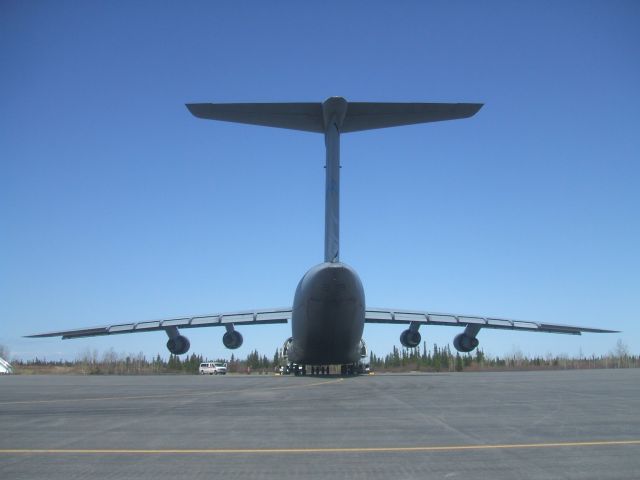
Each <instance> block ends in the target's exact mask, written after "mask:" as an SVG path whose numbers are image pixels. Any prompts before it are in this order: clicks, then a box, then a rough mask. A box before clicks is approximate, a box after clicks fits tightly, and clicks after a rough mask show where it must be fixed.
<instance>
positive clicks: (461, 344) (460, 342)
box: [453, 333, 480, 353]
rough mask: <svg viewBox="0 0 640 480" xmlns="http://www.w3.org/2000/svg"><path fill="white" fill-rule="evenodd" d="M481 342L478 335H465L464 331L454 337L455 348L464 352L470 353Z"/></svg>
mask: <svg viewBox="0 0 640 480" xmlns="http://www.w3.org/2000/svg"><path fill="white" fill-rule="evenodd" d="M479 344H480V342H479V341H478V339H477V338H476V337H470V336H469V335H465V334H464V333H460V334H458V335H456V337H455V338H454V339H453V346H454V348H455V349H456V350H457V351H459V352H462V353H469V352H471V351H472V350H475V349H476V347H477V346H478V345H479Z"/></svg>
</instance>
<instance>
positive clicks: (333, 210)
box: [322, 97, 347, 263]
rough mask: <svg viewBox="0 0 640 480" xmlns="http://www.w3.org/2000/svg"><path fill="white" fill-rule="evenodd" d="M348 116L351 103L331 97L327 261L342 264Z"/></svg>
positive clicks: (327, 105)
mask: <svg viewBox="0 0 640 480" xmlns="http://www.w3.org/2000/svg"><path fill="white" fill-rule="evenodd" d="M346 113H347V101H346V100H345V99H344V98H342V97H331V98H329V99H327V100H326V101H325V102H324V103H323V104H322V116H323V123H324V128H325V130H324V144H325V147H326V150H327V160H326V164H325V169H326V182H325V202H324V261H325V262H331V263H335V262H338V261H339V260H340V128H341V127H342V123H343V121H344V117H345V114H346Z"/></svg>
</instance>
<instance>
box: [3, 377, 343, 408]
mask: <svg viewBox="0 0 640 480" xmlns="http://www.w3.org/2000/svg"><path fill="white" fill-rule="evenodd" d="M343 381H344V378H336V379H333V380H325V381H322V382H314V383H303V384H296V385H286V386H281V387H266V388H254V389H252V388H245V389H237V390H219V391H208V392H197V393H172V394H165V395H129V396H120V397H89V398H57V399H47V400H16V401H11V402H0V405H31V404H37V403H70V402H76V403H77V402H96V401H107V400H141V399H150V398H183V397H201V396H206V395H226V394H230V393H234V394H235V393H258V392H269V391H272V390H290V389H294V388H307V387H317V386H319V385H327V384H331V383H339V382H343Z"/></svg>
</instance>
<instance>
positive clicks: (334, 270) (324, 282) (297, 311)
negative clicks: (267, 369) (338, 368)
mask: <svg viewBox="0 0 640 480" xmlns="http://www.w3.org/2000/svg"><path fill="white" fill-rule="evenodd" d="M364 317H365V300H364V290H363V288H362V282H361V281H360V278H359V277H358V274H357V273H356V272H355V270H354V269H353V268H351V267H349V266H348V265H346V264H344V263H340V262H333V263H330V262H325V263H321V264H319V265H316V266H315V267H313V268H311V269H310V270H309V271H308V272H307V273H306V274H305V275H304V276H303V277H302V279H301V280H300V282H299V283H298V288H297V289H296V294H295V297H294V300H293V315H292V317H291V330H292V335H293V344H292V346H291V349H290V351H289V359H290V360H291V361H292V362H293V363H297V364H302V365H334V364H351V363H355V362H357V361H358V360H359V359H360V340H361V339H362V331H363V329H364Z"/></svg>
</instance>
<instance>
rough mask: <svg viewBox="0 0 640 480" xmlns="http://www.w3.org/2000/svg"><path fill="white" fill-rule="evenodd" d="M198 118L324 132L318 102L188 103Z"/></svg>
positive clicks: (320, 105)
mask: <svg viewBox="0 0 640 480" xmlns="http://www.w3.org/2000/svg"><path fill="white" fill-rule="evenodd" d="M187 108H188V109H189V111H190V112H191V113H192V114H193V115H194V116H196V117H198V118H206V119H209V120H222V121H223V122H235V123H248V124H251V125H262V126H264V127H278V128H289V129H291V130H304V131H306V132H319V133H322V132H324V124H323V122H322V104H321V103H188V104H187Z"/></svg>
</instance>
